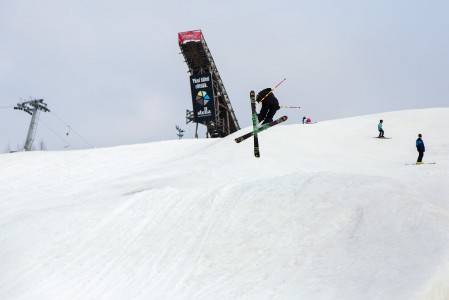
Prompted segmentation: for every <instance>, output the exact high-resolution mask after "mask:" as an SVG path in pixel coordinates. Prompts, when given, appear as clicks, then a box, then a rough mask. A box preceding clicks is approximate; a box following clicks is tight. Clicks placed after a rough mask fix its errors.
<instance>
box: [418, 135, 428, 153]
mask: <svg viewBox="0 0 449 300" xmlns="http://www.w3.org/2000/svg"><path fill="white" fill-rule="evenodd" d="M416 149H418V151H419V152H424V151H426V147H424V142H423V141H422V139H421V138H418V139H417V140H416Z"/></svg>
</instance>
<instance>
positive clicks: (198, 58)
mask: <svg viewBox="0 0 449 300" xmlns="http://www.w3.org/2000/svg"><path fill="white" fill-rule="evenodd" d="M178 43H179V48H180V49H181V53H182V55H183V56H184V59H185V62H186V63H187V66H188V68H189V73H190V75H197V74H202V73H210V74H211V75H212V84H213V89H214V101H215V121H209V122H204V123H203V125H205V126H207V132H208V134H209V135H210V136H211V137H225V136H227V135H229V134H231V133H234V132H236V131H237V130H239V129H240V126H239V124H238V121H237V118H236V116H235V113H234V110H233V109H232V105H231V101H230V100H229V97H228V94H227V92H226V89H225V87H224V84H223V81H222V80H221V77H220V74H219V73H218V70H217V66H216V65H215V62H214V59H213V58H212V54H211V53H210V51H209V48H208V47H207V44H206V41H205V39H204V36H203V34H202V32H201V30H193V31H187V32H180V33H178Z"/></svg>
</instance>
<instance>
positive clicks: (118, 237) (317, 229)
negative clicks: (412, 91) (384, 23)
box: [0, 108, 449, 299]
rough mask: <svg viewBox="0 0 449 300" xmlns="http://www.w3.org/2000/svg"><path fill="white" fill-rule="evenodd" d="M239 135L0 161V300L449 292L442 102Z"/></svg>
mask: <svg viewBox="0 0 449 300" xmlns="http://www.w3.org/2000/svg"><path fill="white" fill-rule="evenodd" d="M379 119H383V120H384V126H383V127H384V130H385V136H389V137H392V139H389V140H381V139H377V138H373V137H375V136H377V123H378V121H379ZM247 131H250V128H245V129H243V130H240V131H239V132H237V133H234V134H233V135H231V136H229V137H226V138H224V139H210V140H177V141H164V142H157V143H149V144H141V145H131V146H120V147H114V148H104V149H94V150H82V151H67V152H28V153H24V152H23V153H12V154H2V155H0V167H1V172H0V188H1V191H2V192H1V195H0V245H1V246H0V299H448V298H449V283H448V281H447V278H448V276H449V264H448V261H449V184H448V183H449V141H448V137H449V108H434V109H424V110H409V111H398V112H388V113H383V114H376V115H368V116H360V117H355V118H347V119H340V120H332V121H326V122H319V123H316V124H313V125H302V124H298V125H278V126H276V127H273V128H272V129H270V130H267V131H265V132H263V133H261V134H260V135H259V138H260V149H261V157H260V158H255V157H254V156H253V153H252V147H253V146H252V142H251V140H247V141H245V142H242V143H240V144H236V143H235V142H234V138H236V137H237V136H240V135H242V134H243V133H246V132H247ZM418 133H422V134H423V140H424V143H425V145H426V153H425V156H424V162H436V164H434V165H430V164H429V165H421V166H416V165H413V163H414V162H415V161H416V158H417V152H416V148H415V140H416V138H417V135H418ZM407 163H408V165H407Z"/></svg>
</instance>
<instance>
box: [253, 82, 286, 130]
mask: <svg viewBox="0 0 449 300" xmlns="http://www.w3.org/2000/svg"><path fill="white" fill-rule="evenodd" d="M264 97H265V98H264ZM256 101H257V102H258V103H260V102H262V108H261V109H260V112H259V114H258V115H257V118H258V119H259V123H260V122H262V121H263V122H262V124H266V123H270V122H271V121H273V117H274V115H275V114H276V112H277V111H278V110H279V109H280V108H281V107H280V106H279V101H278V99H277V98H276V97H275V96H274V94H273V92H272V89H271V88H266V89H264V90H261V91H260V92H259V93H258V94H257V96H256Z"/></svg>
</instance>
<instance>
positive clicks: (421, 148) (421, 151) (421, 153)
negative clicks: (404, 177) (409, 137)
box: [416, 133, 426, 165]
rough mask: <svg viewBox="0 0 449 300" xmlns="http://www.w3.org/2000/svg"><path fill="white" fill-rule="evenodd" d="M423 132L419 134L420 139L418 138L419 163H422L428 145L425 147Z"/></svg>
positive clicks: (417, 162)
mask: <svg viewBox="0 0 449 300" xmlns="http://www.w3.org/2000/svg"><path fill="white" fill-rule="evenodd" d="M421 138H422V134H421V133H420V134H418V139H417V140H416V150H418V153H419V155H418V160H417V161H416V164H417V165H422V158H423V156H424V152H425V151H426V147H424V142H423V140H422V139H421Z"/></svg>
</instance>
